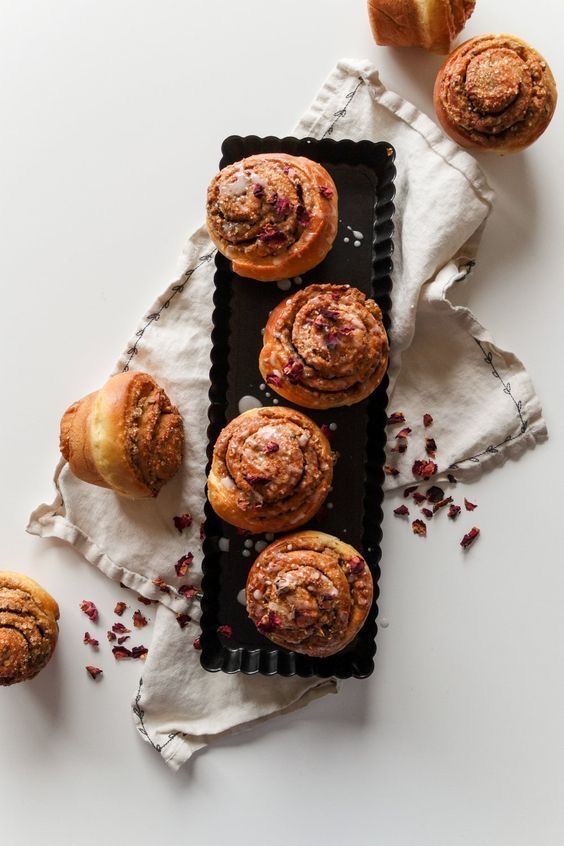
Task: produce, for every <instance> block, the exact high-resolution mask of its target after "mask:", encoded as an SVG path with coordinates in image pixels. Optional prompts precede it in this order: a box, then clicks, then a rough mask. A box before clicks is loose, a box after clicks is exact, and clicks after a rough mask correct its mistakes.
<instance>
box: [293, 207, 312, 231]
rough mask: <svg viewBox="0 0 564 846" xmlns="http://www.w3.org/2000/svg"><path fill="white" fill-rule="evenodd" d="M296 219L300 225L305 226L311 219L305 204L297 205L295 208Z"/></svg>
mask: <svg viewBox="0 0 564 846" xmlns="http://www.w3.org/2000/svg"><path fill="white" fill-rule="evenodd" d="M296 219H297V221H298V223H299V224H300V226H307V225H308V224H309V223H310V221H311V215H310V213H309V212H308V211H307V210H306V208H305V206H302V205H299V206H298V207H297V209H296Z"/></svg>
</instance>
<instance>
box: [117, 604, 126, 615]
mask: <svg viewBox="0 0 564 846" xmlns="http://www.w3.org/2000/svg"><path fill="white" fill-rule="evenodd" d="M126 608H127V602H118V603H117V604H116V607H115V608H114V614H117V616H118V617H121V615H122V614H123V612H124V611H125V609H126Z"/></svg>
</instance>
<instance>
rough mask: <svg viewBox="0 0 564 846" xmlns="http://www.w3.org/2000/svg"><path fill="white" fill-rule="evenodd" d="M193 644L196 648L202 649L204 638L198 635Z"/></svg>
mask: <svg viewBox="0 0 564 846" xmlns="http://www.w3.org/2000/svg"><path fill="white" fill-rule="evenodd" d="M192 646H193V647H194V649H201V648H202V639H201V638H200V637H197V638H196V640H195V641H194V643H193V644H192Z"/></svg>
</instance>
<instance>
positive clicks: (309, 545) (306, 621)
mask: <svg viewBox="0 0 564 846" xmlns="http://www.w3.org/2000/svg"><path fill="white" fill-rule="evenodd" d="M245 592H246V602H247V611H248V614H249V617H250V618H251V620H252V621H253V623H254V624H255V625H256V627H257V628H258V630H259V631H260V632H261V633H262V634H263V635H265V637H267V638H269V639H270V640H272V641H273V642H274V643H276V644H278V646H283V647H285V648H286V649H291V650H293V651H294V652H301V653H303V654H304V655H311V656H314V657H318V658H322V657H325V656H327V655H334V654H335V652H340V651H341V650H342V649H344V648H345V646H347V645H348V644H349V643H350V642H351V641H352V640H353V639H354V638H355V637H356V635H357V634H358V632H359V631H360V629H361V628H362V626H363V624H364V621H365V620H366V617H367V615H368V612H369V610H370V606H371V605H372V596H373V592H374V587H373V582H372V575H371V573H370V570H369V568H368V565H367V564H366V562H365V560H364V558H363V557H362V556H361V555H360V554H359V553H358V552H357V551H356V549H354V547H352V546H350V545H349V544H348V543H344V542H343V541H341V540H339V538H335V537H333V536H332V535H327V534H325V533H324V532H315V531H307V532H296V534H293V535H287V536H286V537H284V538H279V540H276V541H274V543H271V544H270V546H267V547H266V549H264V550H263V551H262V552H261V553H260V555H259V556H258V558H256V560H255V561H254V563H253V566H252V567H251V569H250V572H249V575H248V578H247V586H246V591H245Z"/></svg>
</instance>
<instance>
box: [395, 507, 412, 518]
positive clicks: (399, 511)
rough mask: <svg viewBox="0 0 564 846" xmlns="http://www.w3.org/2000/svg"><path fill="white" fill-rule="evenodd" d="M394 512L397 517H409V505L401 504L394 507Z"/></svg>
mask: <svg viewBox="0 0 564 846" xmlns="http://www.w3.org/2000/svg"><path fill="white" fill-rule="evenodd" d="M394 514H395V515H396V516H397V517H409V508H408V507H407V505H399V506H398V507H397V508H394Z"/></svg>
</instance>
